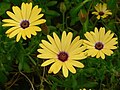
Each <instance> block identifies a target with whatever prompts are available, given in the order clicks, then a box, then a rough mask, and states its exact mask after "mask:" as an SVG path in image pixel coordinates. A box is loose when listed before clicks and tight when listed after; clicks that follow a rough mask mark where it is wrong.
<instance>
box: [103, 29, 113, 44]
mask: <svg viewBox="0 0 120 90" xmlns="http://www.w3.org/2000/svg"><path fill="white" fill-rule="evenodd" d="M110 33H111V31H110V30H109V31H107V32H106V34H105V36H104V38H103V42H104V43H105V42H106V40H107V39H108V38H109V37H110ZM112 35H113V34H112Z"/></svg>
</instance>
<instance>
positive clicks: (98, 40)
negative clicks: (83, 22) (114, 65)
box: [83, 27, 118, 59]
mask: <svg viewBox="0 0 120 90" xmlns="http://www.w3.org/2000/svg"><path fill="white" fill-rule="evenodd" d="M84 35H85V37H86V38H87V39H88V40H84V41H83V42H84V45H85V46H87V51H86V52H87V53H88V56H92V57H95V56H96V58H99V57H101V58H102V59H105V54H106V55H108V56H110V55H111V54H113V51H112V50H113V49H116V48H117V47H116V46H115V45H116V44H117V43H118V42H117V38H113V36H114V33H111V31H110V30H109V31H107V32H106V33H105V28H104V27H101V28H100V30H99V31H98V29H97V28H95V29H94V32H93V31H91V32H86V33H85V34H84Z"/></svg>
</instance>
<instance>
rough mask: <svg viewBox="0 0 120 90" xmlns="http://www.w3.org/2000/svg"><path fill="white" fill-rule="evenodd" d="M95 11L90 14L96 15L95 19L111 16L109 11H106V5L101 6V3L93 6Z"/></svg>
mask: <svg viewBox="0 0 120 90" xmlns="http://www.w3.org/2000/svg"><path fill="white" fill-rule="evenodd" d="M95 10H96V12H92V14H95V15H97V19H100V17H102V18H106V17H107V16H108V15H112V13H111V12H110V10H107V4H106V3H103V5H102V4H101V3H100V4H97V5H96V6H95Z"/></svg>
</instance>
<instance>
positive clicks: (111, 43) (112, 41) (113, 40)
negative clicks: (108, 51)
mask: <svg viewBox="0 0 120 90" xmlns="http://www.w3.org/2000/svg"><path fill="white" fill-rule="evenodd" d="M116 40H117V38H112V39H111V40H109V41H108V42H107V43H106V44H105V45H106V46H110V45H111V46H113V45H116V44H117V43H118V42H117V41H116Z"/></svg>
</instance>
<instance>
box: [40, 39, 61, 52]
mask: <svg viewBox="0 0 120 90" xmlns="http://www.w3.org/2000/svg"><path fill="white" fill-rule="evenodd" d="M42 43H43V44H44V46H45V47H47V48H48V49H49V50H50V51H53V52H54V53H56V54H57V53H58V52H59V51H58V50H57V49H55V48H54V47H53V46H52V45H51V44H50V43H48V42H47V41H45V40H42Z"/></svg>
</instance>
